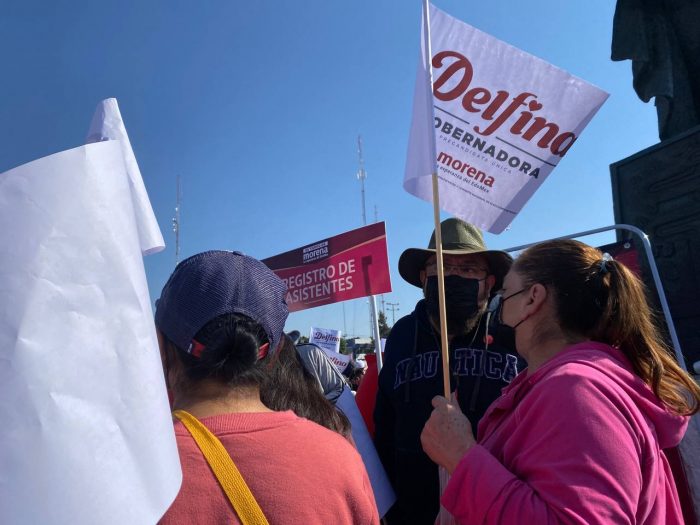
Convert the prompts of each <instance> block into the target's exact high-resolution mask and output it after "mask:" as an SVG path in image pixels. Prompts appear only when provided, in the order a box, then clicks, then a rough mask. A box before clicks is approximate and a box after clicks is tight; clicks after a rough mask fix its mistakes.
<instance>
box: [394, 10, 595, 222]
mask: <svg viewBox="0 0 700 525" xmlns="http://www.w3.org/2000/svg"><path fill="white" fill-rule="evenodd" d="M424 20H425V13H424ZM422 33H423V34H422V36H423V38H422V52H421V60H420V61H419V66H418V74H417V77H416V90H415V96H414V102H413V119H412V123H411V130H410V135H409V144H408V155H407V161H406V172H405V177H404V188H405V189H406V191H408V192H409V193H412V194H413V195H415V196H417V197H420V198H422V199H425V200H427V201H432V180H431V178H432V177H431V175H432V173H433V171H436V172H437V175H438V184H439V191H440V207H441V208H442V209H443V210H445V211H447V212H449V213H452V214H454V215H456V216H458V217H460V218H462V219H464V220H466V221H468V222H471V223H473V224H475V225H477V226H479V227H481V228H483V229H485V230H488V231H490V232H492V233H500V232H502V231H503V230H504V229H505V228H506V227H507V226H508V225H509V224H510V223H511V221H512V220H513V219H514V218H515V216H516V215H517V214H518V212H519V211H520V210H521V209H522V208H523V206H524V205H525V203H527V201H528V200H529V199H530V197H532V195H533V194H534V193H535V191H536V190H537V189H538V188H539V187H540V185H541V184H542V183H543V182H544V180H545V179H546V178H547V176H548V175H549V174H550V173H551V171H552V170H553V169H554V168H555V167H556V166H557V164H558V163H559V161H560V160H561V159H562V158H563V157H564V155H566V153H567V152H568V151H569V149H570V148H571V147H572V146H573V144H574V143H575V142H576V139H577V138H578V137H579V135H580V134H581V131H582V130H583V128H584V127H585V126H586V125H587V124H588V122H589V121H590V120H591V118H592V117H593V115H595V113H596V112H597V111H598V109H599V108H600V107H601V106H602V104H603V102H605V100H606V99H607V97H608V94H607V93H605V92H604V91H602V90H600V89H598V88H597V87H595V86H592V85H591V84H588V83H587V82H584V81H583V80H581V79H578V78H576V77H574V76H572V75H570V74H569V73H567V72H566V71H563V70H561V69H559V68H557V67H555V66H553V65H551V64H549V63H547V62H545V61H543V60H541V59H539V58H537V57H534V56H532V55H530V54H528V53H526V52H524V51H521V50H520V49H517V48H515V47H513V46H511V45H509V44H506V43H505V42H502V41H500V40H498V39H496V38H494V37H492V36H490V35H487V34H486V33H483V32H481V31H479V30H478V29H475V28H473V27H471V26H470V25H468V24H465V23H464V22H462V21H460V20H457V19H456V18H453V17H451V16H449V15H448V14H446V13H444V12H443V11H440V10H439V9H437V8H436V7H434V6H433V5H430V43H431V47H432V49H431V57H430V61H431V63H432V69H433V83H432V93H430V70H429V68H428V64H427V63H426V51H425V48H426V34H425V33H426V25H425V23H424V24H423V31H422Z"/></svg>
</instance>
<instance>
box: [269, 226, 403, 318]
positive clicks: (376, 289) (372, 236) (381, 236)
mask: <svg viewBox="0 0 700 525" xmlns="http://www.w3.org/2000/svg"><path fill="white" fill-rule="evenodd" d="M262 262H263V263H265V264H266V265H267V266H268V267H269V268H270V269H271V270H272V271H273V272H275V273H276V274H277V275H278V276H279V277H280V278H281V279H282V280H283V281H284V282H285V284H286V285H287V289H288V291H287V306H289V311H290V312H296V311H299V310H305V309H307V308H314V307H316V306H322V305H324V304H331V303H337V302H340V301H347V300H349V299H357V298H358V297H367V296H369V295H377V294H382V293H388V292H391V279H390V277H389V257H388V255H387V248H386V228H385V225H384V223H383V222H378V223H375V224H370V225H369V226H364V227H362V228H358V229H356V230H351V231H349V232H345V233H341V234H340V235H336V236H335V237H330V238H328V239H324V240H322V241H318V242H314V243H311V244H308V245H306V246H302V247H301V248H296V249H294V250H290V251H288V252H285V253H281V254H279V255H275V256H273V257H268V258H267V259H263V261H262Z"/></svg>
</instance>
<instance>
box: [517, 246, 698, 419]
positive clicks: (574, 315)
mask: <svg viewBox="0 0 700 525" xmlns="http://www.w3.org/2000/svg"><path fill="white" fill-rule="evenodd" d="M513 269H514V271H516V272H517V273H518V274H520V275H521V276H522V277H523V280H524V282H525V283H527V284H535V283H541V284H543V285H545V286H546V287H547V288H548V289H550V290H552V291H553V295H554V300H555V306H556V312H557V317H558V321H559V325H560V326H561V329H562V330H563V331H564V332H565V333H567V334H568V335H575V336H583V337H586V338H588V339H591V340H594V341H599V342H602V343H607V344H609V345H611V346H615V347H618V348H619V349H620V350H621V351H622V352H623V353H624V354H625V356H626V357H627V358H628V359H629V361H630V362H631V364H632V367H633V369H634V372H635V373H636V374H637V375H638V376H639V377H640V378H642V380H643V381H644V382H645V383H647V384H648V385H649V386H650V387H651V389H652V390H653V391H654V393H655V394H656V396H657V397H658V398H659V399H660V400H661V401H662V402H663V403H664V405H665V406H666V407H667V408H668V409H669V410H670V411H672V412H674V413H676V414H679V415H692V414H695V413H697V412H698V411H699V410H700V386H698V384H697V383H696V382H695V380H694V379H693V378H692V377H691V376H690V375H689V374H688V373H687V372H685V371H684V370H683V369H682V368H681V367H680V366H679V365H678V363H677V362H676V361H675V359H674V357H673V356H672V354H671V352H670V350H669V348H668V346H667V345H666V343H665V342H664V340H663V339H662V338H661V336H660V335H659V330H658V328H657V324H656V323H657V320H656V319H655V317H654V314H653V313H652V311H651V309H650V308H649V305H648V303H647V299H646V296H645V290H644V285H643V284H642V282H641V281H640V280H639V278H637V276H635V275H634V274H633V273H632V272H631V271H630V270H629V269H628V268H627V267H625V266H624V265H623V264H621V263H619V262H617V261H614V260H612V258H610V257H609V256H604V255H603V254H602V253H601V252H600V250H598V249H596V248H593V247H591V246H588V245H586V244H584V243H582V242H579V241H574V240H557V241H548V242H544V243H541V244H538V245H535V246H533V247H532V248H529V249H527V250H525V252H524V253H523V254H522V255H521V256H520V257H518V259H517V260H516V261H515V263H514V264H513Z"/></svg>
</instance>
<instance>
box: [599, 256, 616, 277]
mask: <svg viewBox="0 0 700 525" xmlns="http://www.w3.org/2000/svg"><path fill="white" fill-rule="evenodd" d="M612 260H613V258H612V255H610V254H609V253H607V252H606V253H604V254H603V258H602V259H601V260H600V262H599V263H598V274H599V275H605V274H606V273H610V270H609V269H608V263H609V262H610V261H612Z"/></svg>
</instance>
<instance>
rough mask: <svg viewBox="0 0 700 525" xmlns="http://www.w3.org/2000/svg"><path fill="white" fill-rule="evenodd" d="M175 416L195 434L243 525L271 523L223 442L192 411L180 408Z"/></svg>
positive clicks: (265, 524)
mask: <svg viewBox="0 0 700 525" xmlns="http://www.w3.org/2000/svg"><path fill="white" fill-rule="evenodd" d="M173 415H174V416H175V417H176V418H178V419H179V420H180V421H182V424H183V425H185V428H187V430H189V432H190V434H192V437H193V438H194V440H195V442H196V443H197V446H198V447H199V450H201V451H202V454H204V457H205V459H206V460H207V463H209V466H210V467H211V470H212V471H213V472H214V475H215V476H216V479H217V480H219V484H220V485H221V488H222V489H224V492H225V493H226V496H227V497H228V500H229V501H230V502H231V505H232V506H233V510H234V511H235V512H236V514H237V515H238V518H239V519H240V520H241V523H242V524H243V525H269V524H268V521H267V518H265V514H263V511H262V509H261V508H260V505H258V502H257V501H255V496H253V493H252V492H251V491H250V489H249V488H248V485H247V484H246V482H245V480H244V479H243V476H241V473H240V471H239V470H238V467H236V464H235V463H234V462H233V459H231V456H230V455H229V453H228V452H227V451H226V449H225V448H224V446H223V445H222V444H221V441H219V439H218V438H217V437H216V436H215V435H214V434H212V433H211V432H210V431H209V429H208V428H207V427H205V426H204V425H203V424H202V422H201V421H199V419H197V418H196V417H194V416H193V415H192V414H190V413H189V412H186V411H184V410H176V411H175V412H173Z"/></svg>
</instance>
